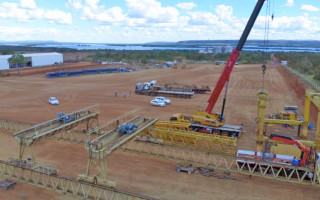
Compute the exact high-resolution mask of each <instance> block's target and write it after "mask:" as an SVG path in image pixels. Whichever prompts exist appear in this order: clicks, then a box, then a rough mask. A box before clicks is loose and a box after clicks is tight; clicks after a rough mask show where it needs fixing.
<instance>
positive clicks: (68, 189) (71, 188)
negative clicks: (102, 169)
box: [0, 160, 154, 200]
mask: <svg viewBox="0 0 320 200" xmlns="http://www.w3.org/2000/svg"><path fill="white" fill-rule="evenodd" d="M0 174H2V175H4V176H7V177H9V178H11V179H15V180H17V181H20V182H25V183H28V184H31V185H35V186H37V187H41V188H45V189H49V190H53V191H55V192H59V193H62V194H66V195H69V196H72V197H75V198H79V199H95V200H123V199H127V200H140V199H141V200H142V199H154V198H151V197H148V196H144V195H140V194H136V193H132V192H128V191H123V190H118V189H115V188H112V187H107V186H104V185H97V184H92V183H88V182H85V181H79V180H76V179H74V178H71V177H67V176H58V175H49V174H46V173H42V172H38V171H34V170H31V169H27V168H23V167H20V166H15V165H13V164H10V163H9V162H6V161H1V160H0Z"/></svg>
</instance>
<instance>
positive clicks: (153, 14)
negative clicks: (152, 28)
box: [126, 0, 179, 23]
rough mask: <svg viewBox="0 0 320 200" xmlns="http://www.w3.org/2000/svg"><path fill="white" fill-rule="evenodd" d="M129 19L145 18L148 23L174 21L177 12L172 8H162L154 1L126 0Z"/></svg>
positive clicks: (177, 14)
mask: <svg viewBox="0 0 320 200" xmlns="http://www.w3.org/2000/svg"><path fill="white" fill-rule="evenodd" d="M126 3H127V7H128V10H129V13H128V16H129V17H131V18H145V19H146V21H147V22H149V23H167V22H173V21H176V20H177V18H178V16H179V11H178V10H177V9H176V8H174V7H169V6H167V7H162V6H161V3H160V2H158V1H156V0H126Z"/></svg>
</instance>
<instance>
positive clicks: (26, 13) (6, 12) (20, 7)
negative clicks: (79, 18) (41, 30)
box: [0, 0, 72, 24]
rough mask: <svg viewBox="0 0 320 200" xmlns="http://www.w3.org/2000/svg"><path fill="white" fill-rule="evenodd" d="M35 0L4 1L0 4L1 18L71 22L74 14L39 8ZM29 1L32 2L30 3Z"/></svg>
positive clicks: (23, 20) (60, 22)
mask: <svg viewBox="0 0 320 200" xmlns="http://www.w3.org/2000/svg"><path fill="white" fill-rule="evenodd" d="M32 2H33V3H34V1H33V0H22V1H21V2H20V4H16V3H8V2H3V3H1V4H0V18H4V19H15V20H17V21H19V22H31V21H33V20H45V21H47V22H49V23H57V24H71V23H72V16H71V14H70V13H65V12H63V11H60V10H45V9H42V8H38V7H37V6H36V4H35V3H34V4H32ZM27 3H31V4H28V5H27Z"/></svg>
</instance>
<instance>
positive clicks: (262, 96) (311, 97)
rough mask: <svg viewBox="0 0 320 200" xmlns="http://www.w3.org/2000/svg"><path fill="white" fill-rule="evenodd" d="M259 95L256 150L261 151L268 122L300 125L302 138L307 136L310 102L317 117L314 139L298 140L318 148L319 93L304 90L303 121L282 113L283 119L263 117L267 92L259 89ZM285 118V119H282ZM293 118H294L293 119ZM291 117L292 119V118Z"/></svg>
mask: <svg viewBox="0 0 320 200" xmlns="http://www.w3.org/2000/svg"><path fill="white" fill-rule="evenodd" d="M257 95H258V97H259V112H258V119H257V127H258V136H257V150H256V151H257V152H262V149H263V142H264V141H267V140H268V138H267V137H265V134H266V133H265V125H268V124H281V125H284V124H287V125H300V126H301V125H302V138H303V139H306V138H307V136H308V125H309V120H310V102H312V103H314V105H315V106H316V107H317V108H318V119H317V126H316V127H317V129H316V139H315V141H308V140H299V141H300V142H301V143H302V144H304V145H306V146H308V147H314V148H315V150H316V151H319V150H320V93H315V92H312V91H311V90H310V89H307V90H306V94H305V107H304V116H303V121H298V120H296V117H292V116H293V115H292V114H291V115H287V116H286V115H284V116H283V119H270V118H265V117H264V116H265V108H266V102H267V96H268V92H267V91H266V90H264V89H260V90H259V91H258V93H257ZM284 118H287V119H284ZM293 118H294V119H293ZM292 119H293V120H292Z"/></svg>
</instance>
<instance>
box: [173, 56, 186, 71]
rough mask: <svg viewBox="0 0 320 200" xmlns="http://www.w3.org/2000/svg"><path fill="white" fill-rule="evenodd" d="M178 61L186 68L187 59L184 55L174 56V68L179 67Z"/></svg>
mask: <svg viewBox="0 0 320 200" xmlns="http://www.w3.org/2000/svg"><path fill="white" fill-rule="evenodd" d="M178 63H181V64H182V66H181V69H186V68H187V65H186V59H185V58H184V57H183V56H176V57H174V58H173V68H174V69H177V68H178Z"/></svg>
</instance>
